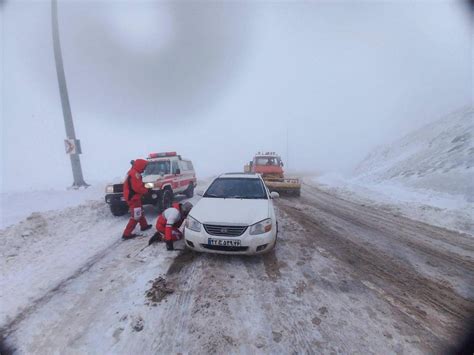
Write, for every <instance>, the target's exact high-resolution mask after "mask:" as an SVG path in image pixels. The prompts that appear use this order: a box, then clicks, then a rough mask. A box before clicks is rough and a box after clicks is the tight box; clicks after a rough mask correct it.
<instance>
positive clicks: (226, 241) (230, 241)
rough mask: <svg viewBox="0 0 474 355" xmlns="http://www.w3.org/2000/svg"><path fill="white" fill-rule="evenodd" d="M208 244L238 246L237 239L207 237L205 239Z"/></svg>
mask: <svg viewBox="0 0 474 355" xmlns="http://www.w3.org/2000/svg"><path fill="white" fill-rule="evenodd" d="M207 244H208V245H218V246H221V247H240V245H241V244H240V240H239V239H214V238H209V239H208V240H207Z"/></svg>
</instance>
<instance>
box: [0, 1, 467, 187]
mask: <svg viewBox="0 0 474 355" xmlns="http://www.w3.org/2000/svg"><path fill="white" fill-rule="evenodd" d="M0 11H1V22H2V27H1V28H2V30H1V31H2V41H1V42H2V46H1V50H2V77H1V82H2V89H1V90H2V92H1V97H2V102H1V103H2V111H1V112H2V119H1V124H2V126H1V129H2V136H1V139H2V144H1V154H2V171H1V179H2V181H1V182H2V190H17V189H25V188H27V189H28V188H42V187H51V186H54V187H58V188H63V187H66V186H68V185H70V184H71V183H72V176H71V172H70V163H69V159H68V157H67V156H66V154H65V153H64V147H63V139H64V138H65V133H64V124H63V118H62V112H61V106H60V100H59V93H58V89H57V78H56V72H55V67H54V57H53V50H52V39H51V24H50V22H51V19H50V3H49V2H48V1H40V2H32V1H23V2H19V1H7V2H5V3H4V5H3V6H2V7H1V9H0ZM59 23H60V31H61V33H60V35H61V44H62V49H63V56H64V65H65V72H66V79H67V84H68V88H69V95H70V101H71V107H72V112H73V117H74V121H75V125H76V133H77V135H78V138H80V139H81V142H82V148H83V153H84V154H83V155H82V156H81V158H82V165H83V170H84V175H85V178H86V181H88V182H93V183H94V182H99V181H107V180H111V179H113V178H116V177H122V176H123V175H124V174H125V172H126V171H127V169H128V167H129V166H128V162H129V161H130V160H131V159H134V158H137V157H144V156H146V155H147V154H148V153H149V152H152V151H166V150H176V151H178V152H179V153H181V154H182V155H184V156H185V157H188V158H190V159H192V160H193V161H194V163H195V167H196V170H197V173H198V176H209V175H212V174H216V173H220V172H225V171H240V170H241V169H242V167H243V164H244V163H245V162H246V161H248V160H249V159H250V158H251V157H252V155H253V154H254V153H255V152H256V151H258V150H273V151H277V152H280V153H281V154H282V156H283V158H284V160H285V161H286V160H288V161H286V165H287V167H288V166H289V168H290V169H292V170H293V169H294V170H306V171H309V170H310V171H339V172H349V171H350V170H351V169H352V167H353V166H354V165H355V164H357V163H358V161H359V160H360V159H362V158H363V157H364V156H365V155H366V154H367V153H368V152H369V151H370V150H371V149H373V148H374V147H376V146H377V145H379V144H382V143H385V142H390V141H392V140H394V139H396V138H398V137H400V136H401V135H403V134H405V133H407V132H409V131H410V130H412V129H414V128H417V127H419V126H421V125H423V124H425V123H427V122H430V121H433V120H435V119H437V118H439V117H441V116H442V115H444V114H447V113H449V112H452V111H454V110H457V109H459V108H461V107H463V106H466V105H470V104H472V61H473V59H472V37H471V36H472V21H471V19H470V18H469V14H468V10H467V7H466V6H463V4H462V3H461V2H421V1H420V2H405V1H401V2H352V1H351V2H349V1H347V2H337V3H329V2H292V3H285V2H267V3H263V2H261V3H251V2H232V3H216V2H197V3H196V2H194V3H192V4H191V3H183V2H179V3H177V2H174V3H168V2H166V3H165V2H161V3H154V2H112V1H102V2H95V1H88V2H77V1H76V2H67V1H59ZM287 135H288V148H289V149H288V153H289V154H288V156H287Z"/></svg>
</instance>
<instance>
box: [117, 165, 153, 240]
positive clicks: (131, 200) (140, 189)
mask: <svg viewBox="0 0 474 355" xmlns="http://www.w3.org/2000/svg"><path fill="white" fill-rule="evenodd" d="M147 164H148V162H147V161H146V160H143V159H137V160H135V161H134V162H133V164H132V168H131V169H130V170H129V171H128V173H127V177H126V178H125V181H124V183H123V197H124V198H125V201H127V204H128V207H129V208H130V220H129V221H128V224H127V226H126V227H125V231H124V232H123V236H122V238H123V239H131V238H134V237H136V236H137V235H136V234H133V230H134V229H135V226H136V225H137V223H140V229H141V230H142V231H146V230H148V229H150V228H151V227H152V225H151V224H148V222H147V221H146V218H145V215H144V214H143V207H142V196H143V195H144V194H146V193H147V192H148V189H147V188H146V187H145V185H144V184H143V181H142V175H141V174H142V173H143V171H144V170H145V168H146V166H147Z"/></svg>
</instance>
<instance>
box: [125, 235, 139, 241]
mask: <svg viewBox="0 0 474 355" xmlns="http://www.w3.org/2000/svg"><path fill="white" fill-rule="evenodd" d="M135 237H137V235H136V234H130V235H122V239H123V240H129V239H133V238H135Z"/></svg>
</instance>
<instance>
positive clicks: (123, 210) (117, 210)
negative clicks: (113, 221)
mask: <svg viewBox="0 0 474 355" xmlns="http://www.w3.org/2000/svg"><path fill="white" fill-rule="evenodd" d="M110 212H112V214H113V215H114V216H115V217H120V216H124V215H126V214H127V212H128V207H127V205H121V204H111V205H110Z"/></svg>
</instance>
